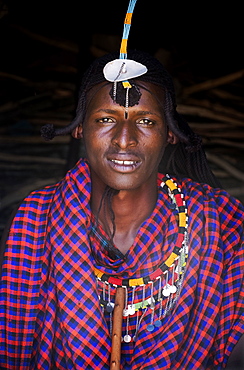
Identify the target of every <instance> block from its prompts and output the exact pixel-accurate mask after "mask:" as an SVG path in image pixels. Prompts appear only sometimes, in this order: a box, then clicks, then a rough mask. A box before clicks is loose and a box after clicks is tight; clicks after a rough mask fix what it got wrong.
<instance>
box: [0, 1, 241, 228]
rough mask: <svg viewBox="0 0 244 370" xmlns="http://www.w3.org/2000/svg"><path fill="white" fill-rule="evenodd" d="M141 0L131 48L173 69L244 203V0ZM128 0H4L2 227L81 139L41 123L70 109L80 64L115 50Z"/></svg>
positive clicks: (69, 160)
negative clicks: (46, 129)
mask: <svg viewBox="0 0 244 370" xmlns="http://www.w3.org/2000/svg"><path fill="white" fill-rule="evenodd" d="M211 5H212V3H211V2H208V1H204V2H202V1H198V2H177V1H168V2H163V1H160V0H150V1H145V0H138V1H137V4H136V7H135V11H134V15H133V19H132V26H131V32H130V37H129V44H128V47H129V48H137V49H140V50H144V51H148V52H150V53H151V54H153V55H154V56H156V57H157V58H158V59H159V60H160V61H161V62H162V63H163V64H164V65H165V67H166V68H167V69H168V71H169V72H170V74H171V75H172V77H173V79H174V83H175V88H176V92H177V102H178V112H179V113H181V114H183V115H184V116H185V118H186V119H187V120H188V122H189V123H190V125H191V127H192V128H193V129H194V130H195V131H196V132H197V133H199V134H200V135H201V136H202V138H203V142H204V145H205V150H206V153H207V157H208V159H209V163H210V165H211V167H212V169H213V171H214V172H215V174H216V175H217V177H218V178H219V180H220V181H221V183H222V186H223V188H225V189H226V190H228V191H229V192H230V194H232V195H234V196H235V197H236V198H238V199H240V200H241V201H242V202H244V156H243V149H244V142H243V138H244V100H243V93H244V64H243V59H244V56H243V55H244V53H243V24H244V22H243V19H242V18H243V16H242V4H241V2H239V1H238V2H233V1H232V2H231V3H230V2H224V3H223V2H217V3H215V4H214V8H212V6H211ZM127 6H128V0H116V1H111V0H103V1H90V2H85V1H74V0H69V1H66V0H64V1H62V2H60V1H59V2H58V1H56V0H53V1H52V0H49V1H47V0H42V1H40V0H35V1H30V0H21V1H19V0H9V1H7V0H6V1H5V0H0V234H1V232H2V230H3V228H4V225H5V223H6V220H7V219H8V217H9V215H10V213H11V212H12V210H13V209H14V207H15V206H16V205H17V204H18V203H19V202H20V201H21V200H22V199H23V198H24V197H25V196H26V195H28V193H29V192H30V191H31V190H34V189H37V188H41V187H43V186H45V185H49V184H52V183H54V182H56V181H58V180H59V179H60V178H61V177H62V176H63V175H64V174H65V172H66V171H67V170H68V169H69V168H71V167H72V166H73V165H74V164H75V163H76V161H77V160H78V158H79V157H80V156H82V155H83V147H82V143H81V142H80V141H77V140H75V139H72V138H71V137H69V136H67V137H57V138H55V139H54V140H53V141H51V142H45V141H43V139H42V138H41V137H40V127H41V126H42V125H43V124H46V123H53V124H54V125H55V126H57V127H62V126H64V125H67V124H68V123H69V122H70V121H71V120H72V119H73V117H74V112H75V107H76V104H77V93H78V88H79V83H80V79H81V77H82V74H83V72H84V71H85V69H86V68H87V67H88V66H89V64H90V63H91V61H92V60H94V59H95V58H97V57H99V56H101V55H103V54H105V53H107V52H110V51H114V50H119V47H120V41H121V37H122V32H123V22H124V17H125V14H126V10H127Z"/></svg>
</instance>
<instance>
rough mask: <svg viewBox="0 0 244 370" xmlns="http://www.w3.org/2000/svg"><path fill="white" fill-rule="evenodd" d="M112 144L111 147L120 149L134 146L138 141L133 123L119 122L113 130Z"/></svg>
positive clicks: (127, 121)
mask: <svg viewBox="0 0 244 370" xmlns="http://www.w3.org/2000/svg"><path fill="white" fill-rule="evenodd" d="M112 143H113V145H116V146H119V147H120V148H121V149H126V148H128V147H132V146H136V145H137V143H138V141H137V136H136V127H134V125H133V123H132V122H130V121H129V120H124V121H123V122H120V123H119V124H118V125H117V126H116V128H115V133H114V136H113V139H112Z"/></svg>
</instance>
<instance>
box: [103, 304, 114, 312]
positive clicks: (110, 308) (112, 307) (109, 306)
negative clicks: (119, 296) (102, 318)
mask: <svg viewBox="0 0 244 370" xmlns="http://www.w3.org/2000/svg"><path fill="white" fill-rule="evenodd" d="M105 309H106V311H107V312H109V313H111V312H113V310H114V304H113V303H112V302H109V303H107V306H106V308H105Z"/></svg>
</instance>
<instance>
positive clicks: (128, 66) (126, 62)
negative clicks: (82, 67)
mask: <svg viewBox="0 0 244 370" xmlns="http://www.w3.org/2000/svg"><path fill="white" fill-rule="evenodd" d="M136 1H137V0H130V2H129V6H128V10H127V13H126V16H125V21H124V30H123V36H122V41H121V46H120V56H119V59H115V60H112V61H111V62H109V63H107V64H106V65H105V67H104V69H103V74H104V77H105V79H106V80H107V81H110V82H113V83H114V88H113V100H114V101H116V92H117V82H122V85H123V87H124V88H125V89H126V99H125V108H126V116H127V109H128V106H129V89H131V88H132V85H131V84H130V82H129V81H128V80H130V79H132V78H136V77H139V76H141V75H143V74H145V73H146V72H147V67H146V66H144V65H143V64H141V63H138V62H136V61H134V60H131V59H127V43H128V37H129V32H130V27H131V19H132V15H133V11H134V7H135V4H136ZM126 118H127V117H126Z"/></svg>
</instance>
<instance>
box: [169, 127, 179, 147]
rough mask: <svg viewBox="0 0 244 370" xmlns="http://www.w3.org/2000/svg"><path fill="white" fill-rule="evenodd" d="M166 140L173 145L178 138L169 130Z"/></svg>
mask: <svg viewBox="0 0 244 370" xmlns="http://www.w3.org/2000/svg"><path fill="white" fill-rule="evenodd" d="M167 142H168V143H169V144H172V145H174V144H177V143H178V142H179V139H178V137H176V136H175V134H174V133H173V132H172V131H170V130H169V132H168V139H167Z"/></svg>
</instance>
